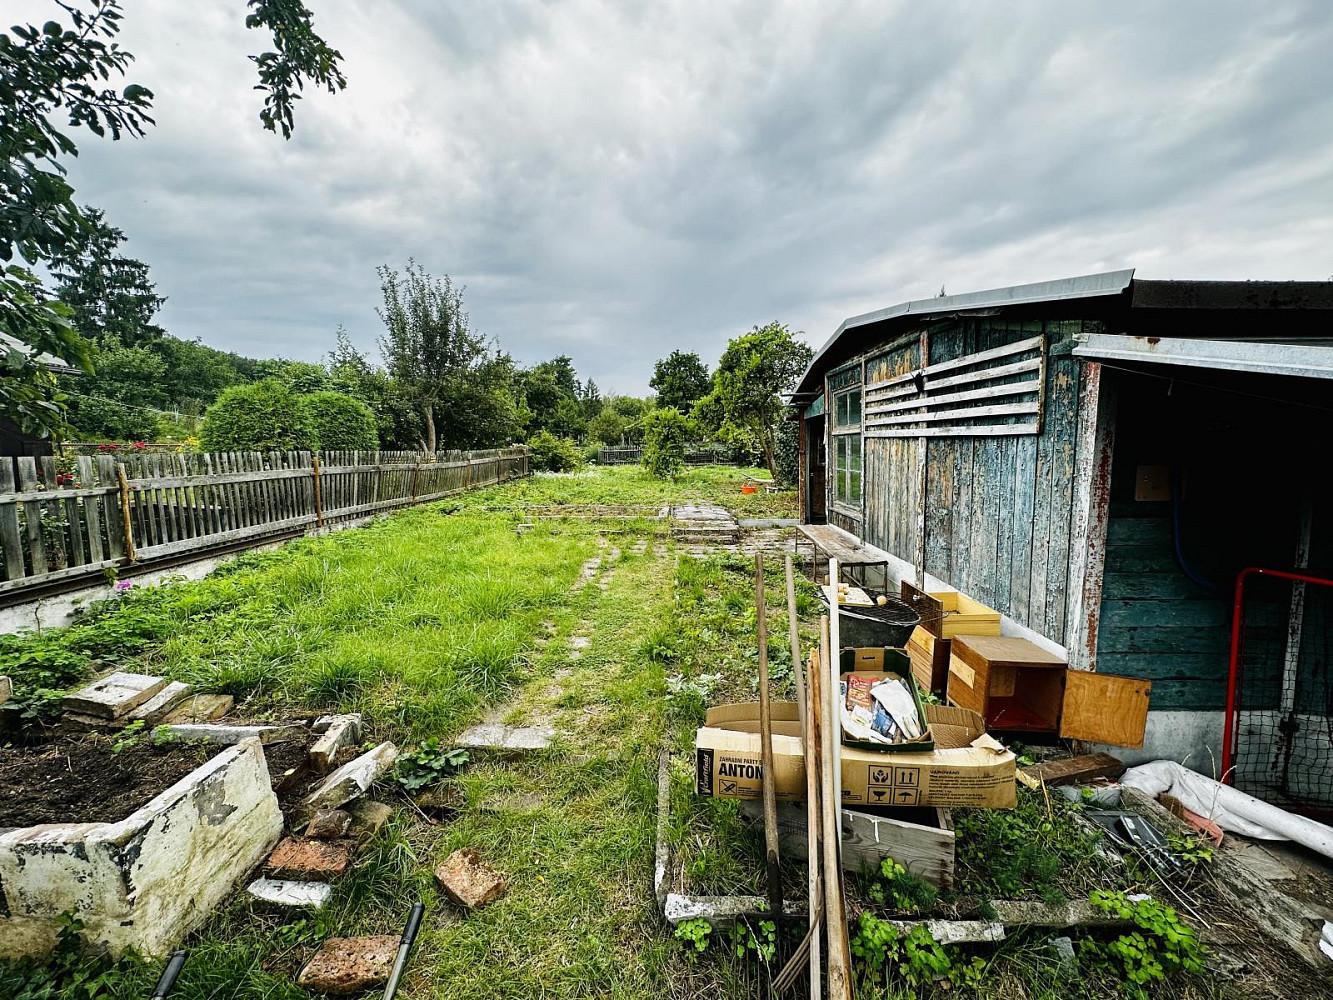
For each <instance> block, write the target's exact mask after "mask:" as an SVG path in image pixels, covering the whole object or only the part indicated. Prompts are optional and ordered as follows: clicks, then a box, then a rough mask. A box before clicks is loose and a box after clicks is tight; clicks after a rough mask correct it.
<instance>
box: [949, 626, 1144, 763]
mask: <svg viewBox="0 0 1333 1000" xmlns="http://www.w3.org/2000/svg"><path fill="white" fill-rule="evenodd" d="M1151 691H1152V682H1151V681H1146V680H1142V679H1140V678H1137V677H1119V676H1116V675H1114V674H1097V673H1089V672H1087V671H1080V670H1070V669H1068V665H1067V664H1066V663H1065V661H1064V660H1063V659H1062V658H1061V657H1059V656H1056V655H1054V654H1052V653H1049V652H1047V651H1046V650H1044V649H1042V648H1041V647H1040V646H1038V645H1037V644H1036V643H1034V642H1031V641H1029V640H1027V639H1020V638H1017V637H1014V636H1000V635H996V636H955V637H954V638H953V641H952V644H951V648H950V653H949V682H948V697H949V701H951V702H953V703H954V704H956V705H958V706H960V707H962V708H969V709H971V710H973V711H974V712H977V713H979V714H980V715H981V716H982V718H984V719H985V720H986V728H987V729H991V730H1005V731H1010V732H1031V733H1052V734H1058V735H1059V736H1062V737H1064V738H1066V739H1077V740H1088V741H1090V742H1094V743H1110V744H1113V745H1115V746H1125V747H1138V746H1142V745H1143V731H1144V727H1145V725H1146V724H1147V719H1148V699H1149V695H1150V693H1151Z"/></svg>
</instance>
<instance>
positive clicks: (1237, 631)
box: [1222, 566, 1333, 785]
mask: <svg viewBox="0 0 1333 1000" xmlns="http://www.w3.org/2000/svg"><path fill="white" fill-rule="evenodd" d="M1251 574H1253V575H1256V576H1272V577H1277V578H1278V579H1279V580H1292V581H1294V582H1298V583H1314V584H1320V585H1324V586H1333V580H1328V579H1325V578H1324V577H1319V576H1310V575H1309V574H1308V573H1291V572H1288V571H1287V570H1281V569H1265V568H1263V567H1261V566H1247V567H1246V568H1245V569H1243V570H1241V571H1240V572H1239V573H1237V574H1236V594H1235V603H1234V604H1233V606H1232V610H1231V665H1230V675H1229V677H1228V679H1227V721H1226V728H1225V729H1224V730H1223V731H1222V781H1223V782H1224V783H1225V784H1228V785H1229V784H1231V777H1232V775H1231V765H1232V760H1231V755H1232V754H1233V753H1234V752H1235V749H1236V746H1235V742H1236V737H1237V736H1238V735H1239V733H1237V727H1238V723H1239V720H1238V719H1237V717H1236V713H1237V710H1238V707H1239V706H1238V705H1237V704H1236V681H1237V679H1238V676H1237V675H1238V674H1239V673H1240V652H1241V641H1242V640H1241V628H1240V626H1241V618H1242V611H1243V609H1244V606H1245V580H1246V578H1247V577H1249V576H1250V575H1251Z"/></svg>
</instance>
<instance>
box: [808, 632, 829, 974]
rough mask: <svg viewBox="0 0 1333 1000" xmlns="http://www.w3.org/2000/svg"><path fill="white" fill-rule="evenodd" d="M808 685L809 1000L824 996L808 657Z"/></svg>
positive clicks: (815, 693)
mask: <svg viewBox="0 0 1333 1000" xmlns="http://www.w3.org/2000/svg"><path fill="white" fill-rule="evenodd" d="M809 674H810V683H809V684H808V685H807V686H806V693H807V695H808V697H809V699H810V701H809V704H808V705H807V706H806V709H805V712H806V724H805V744H804V748H805V750H804V752H805V801H806V807H805V816H806V820H805V835H806V856H807V861H808V864H809V869H810V893H809V899H808V902H807V904H806V905H807V906H808V908H809V910H810V928H811V929H812V930H813V931H814V933H813V934H812V935H811V936H810V1000H820V998H821V997H822V996H823V993H822V991H821V986H822V981H821V976H822V974H823V970H822V969H821V968H820V966H821V964H822V963H821V961H820V947H819V929H818V925H819V923H820V922H821V921H822V919H823V918H822V917H820V916H819V913H820V910H821V904H822V902H823V898H824V886H823V883H822V881H821V880H820V859H819V846H820V844H819V841H820V835H821V833H822V832H823V831H822V830H821V822H820V815H821V813H820V798H819V784H820V777H819V757H820V752H819V747H820V735H819V731H820V725H819V717H820V714H821V713H820V711H819V704H820V702H819V692H820V687H821V686H820V683H819V660H818V659H817V658H816V657H814V656H811V657H810V670H809Z"/></svg>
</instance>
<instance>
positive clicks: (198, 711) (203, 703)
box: [162, 694, 236, 726]
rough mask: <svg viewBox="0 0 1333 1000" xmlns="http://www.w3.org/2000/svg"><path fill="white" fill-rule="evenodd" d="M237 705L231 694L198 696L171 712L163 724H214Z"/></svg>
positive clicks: (190, 698)
mask: <svg viewBox="0 0 1333 1000" xmlns="http://www.w3.org/2000/svg"><path fill="white" fill-rule="evenodd" d="M235 704H236V699H235V698H233V697H232V696H231V695H229V694H196V695H193V696H191V697H189V698H187V699H185V701H183V702H181V703H180V704H179V705H177V706H176V707H175V708H173V709H172V710H171V711H169V712H168V713H167V714H166V715H165V716H164V717H163V719H162V722H163V723H166V724H167V725H172V726H186V725H192V724H194V723H198V722H212V721H213V720H214V719H220V718H222V717H223V716H224V715H226V714H227V713H228V712H230V711H231V710H232V706H233V705H235Z"/></svg>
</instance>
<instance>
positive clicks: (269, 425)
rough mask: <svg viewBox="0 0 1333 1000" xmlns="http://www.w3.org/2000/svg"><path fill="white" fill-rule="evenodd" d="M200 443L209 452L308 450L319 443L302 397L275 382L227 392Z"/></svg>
mask: <svg viewBox="0 0 1333 1000" xmlns="http://www.w3.org/2000/svg"><path fill="white" fill-rule="evenodd" d="M199 439H200V442H201V443H202V444H203V446H204V448H205V449H206V450H208V451H284V450H289V449H293V448H297V449H302V450H304V449H308V448H313V447H314V445H315V441H316V438H315V432H314V429H313V428H312V426H311V424H310V415H309V414H308V413H307V412H306V408H305V406H303V405H302V402H301V399H300V397H298V396H296V395H294V394H293V393H292V391H291V390H290V389H288V388H287V387H286V386H285V385H283V384H282V383H281V382H279V381H278V380H277V379H272V378H266V379H264V380H263V381H260V382H251V383H249V384H247V385H233V386H230V387H228V388H226V389H223V390H222V392H221V394H220V395H219V396H218V401H217V402H216V403H214V404H213V405H212V406H210V407H209V408H208V410H207V412H205V413H204V427H203V430H202V431H201V432H200V435H199Z"/></svg>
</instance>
